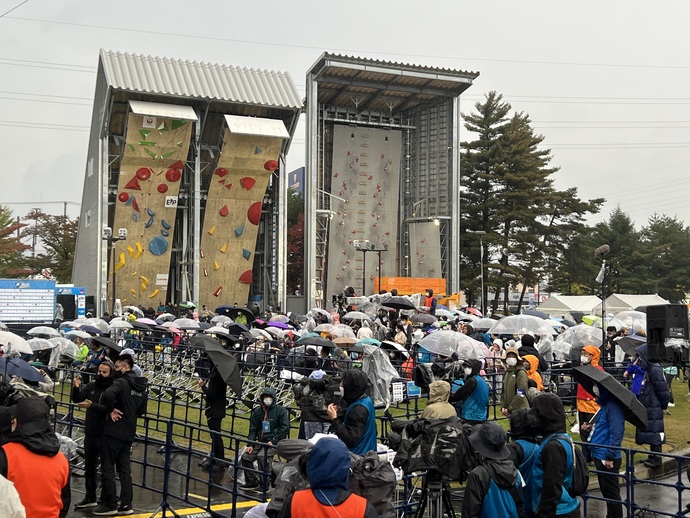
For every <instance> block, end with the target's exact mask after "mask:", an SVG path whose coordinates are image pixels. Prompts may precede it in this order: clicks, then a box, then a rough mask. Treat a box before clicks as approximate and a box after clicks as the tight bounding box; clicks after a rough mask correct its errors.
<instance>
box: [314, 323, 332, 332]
mask: <svg viewBox="0 0 690 518" xmlns="http://www.w3.org/2000/svg"><path fill="white" fill-rule="evenodd" d="M334 325H335V324H319V325H318V326H316V327H315V328H314V332H315V333H330V332H331V329H333V326H334Z"/></svg>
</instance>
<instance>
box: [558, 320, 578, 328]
mask: <svg viewBox="0 0 690 518" xmlns="http://www.w3.org/2000/svg"><path fill="white" fill-rule="evenodd" d="M561 324H563V325H564V326H568V327H575V326H576V325H577V324H576V323H575V322H573V321H572V320H568V319H567V318H564V319H563V320H561Z"/></svg>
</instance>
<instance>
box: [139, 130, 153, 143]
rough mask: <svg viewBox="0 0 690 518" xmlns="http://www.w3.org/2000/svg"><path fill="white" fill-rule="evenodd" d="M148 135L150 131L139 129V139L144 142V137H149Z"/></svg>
mask: <svg viewBox="0 0 690 518" xmlns="http://www.w3.org/2000/svg"><path fill="white" fill-rule="evenodd" d="M149 133H151V130H150V129H140V130H139V135H141V138H143V139H144V140H146V137H148V136H149Z"/></svg>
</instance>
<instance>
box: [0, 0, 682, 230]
mask: <svg viewBox="0 0 690 518" xmlns="http://www.w3.org/2000/svg"><path fill="white" fill-rule="evenodd" d="M21 3H22V0H0V14H2V13H5V12H6V11H9V10H10V9H12V8H13V7H15V6H17V5H19V4H21ZM420 10H421V12H420ZM688 19H690V3H688V2H687V1H666V2H663V3H653V2H644V3H643V2H641V1H638V0H629V1H621V0H618V1H607V2H601V1H596V2H594V1H581V2H577V3H566V2H553V1H519V2H516V1H514V0H513V1H505V0H504V1H491V2H484V1H472V2H469V1H446V2H412V1H409V0H398V1H395V2H388V1H371V0H369V1H359V0H353V1H349V2H316V1H313V2H305V1H293V2H285V1H281V2H277V1H269V2H258V1H254V2H249V1H247V2H241V3H240V2H234V1H226V2H220V1H215V2H209V1H204V0H200V1H196V2H189V1H179V0H168V1H166V2H158V1H149V2H144V1H139V2H134V1H129V0H120V1H118V2H99V1H93V0H64V1H55V0H28V2H26V3H23V4H22V5H19V7H18V8H16V9H15V10H13V11H12V12H11V13H9V14H7V15H5V16H4V17H2V18H0V146H1V149H2V156H3V159H4V160H3V161H4V167H3V169H2V172H1V173H0V177H1V178H2V180H3V181H2V188H1V189H0V204H3V205H9V206H10V207H11V208H12V209H13V211H14V214H15V215H19V216H23V215H25V214H26V213H27V212H28V211H29V210H30V208H31V207H33V206H37V207H41V208H43V209H44V210H46V211H47V212H51V213H58V214H59V213H62V209H63V205H62V202H64V201H67V202H70V204H69V205H68V213H69V214H70V216H72V217H75V216H77V215H78V214H79V207H78V203H79V202H80V201H81V193H82V182H83V177H84V170H85V162H86V150H87V143H88V136H89V135H88V127H89V124H90V117H91V102H92V98H93V93H94V86H95V77H96V65H97V63H98V50H99V49H100V48H105V49H108V50H113V51H121V52H130V53H137V54H145V55H154V56H164V57H169V58H178V59H189V60H197V61H207V62H217V63H223V64H227V65H235V66H241V67H252V68H261V69H273V70H282V71H288V72H289V73H290V74H291V75H292V78H293V80H294V82H295V84H296V85H297V88H298V90H299V91H300V93H301V94H302V95H303V94H304V89H305V74H306V72H307V70H308V69H309V68H310V67H311V65H312V64H313V63H314V62H315V61H316V60H317V58H318V57H319V56H320V54H321V53H322V52H323V51H325V50H327V51H331V52H337V53H344V54H349V55H356V56H363V57H371V58H378V59H384V60H392V61H403V62H407V63H414V64H420V65H431V66H441V67H448V68H457V69H462V70H472V71H479V72H480V73H481V75H480V77H479V78H478V79H477V81H476V82H475V84H474V86H473V87H471V88H470V89H469V90H468V91H467V93H466V94H465V95H463V97H462V99H463V102H462V108H463V111H464V112H468V111H470V110H471V109H472V106H473V104H474V103H475V102H476V101H477V100H480V99H481V98H482V96H483V94H484V93H486V92H488V91H490V90H497V91H499V92H501V93H503V94H504V96H505V98H506V100H508V101H509V102H510V103H511V104H512V105H513V108H514V109H516V110H519V111H525V112H527V113H528V114H529V115H530V116H531V118H532V120H533V121H534V126H535V128H536V130H537V131H538V132H540V133H543V134H544V135H545V136H546V140H545V145H546V146H547V147H550V148H551V149H552V150H553V157H554V159H553V162H552V163H553V165H557V166H560V167H561V171H560V172H559V173H557V175H556V186H557V187H558V188H561V189H562V188H566V187H571V186H576V187H578V189H579V193H580V196H581V197H583V198H586V199H588V198H593V197H597V196H603V197H605V198H606V199H607V203H606V205H605V206H604V207H603V210H602V213H601V215H599V216H597V217H596V218H594V219H593V220H592V221H593V222H594V221H600V220H602V219H606V218H608V215H609V213H610V211H611V210H612V209H614V208H615V207H616V205H618V204H620V206H621V208H622V209H623V210H624V211H626V212H627V213H628V214H629V215H630V216H631V217H632V218H633V220H634V221H635V223H636V225H637V226H638V228H639V227H640V226H642V225H644V224H645V223H646V221H647V219H648V217H649V216H650V215H651V214H653V213H654V212H659V213H665V214H668V215H671V216H674V215H675V216H678V217H679V218H680V219H682V220H684V221H685V222H686V223H690V203H686V201H685V200H686V197H687V196H688V193H689V192H690V178H688V175H687V174H685V173H686V171H687V170H688V168H689V166H690V138H688V129H689V128H690V93H688V92H687V86H688V85H689V84H690V52H688V49H689V48H690V44H689V43H690V42H689V41H688V40H689V37H688V34H689V32H690V31H688V28H687V21H688ZM303 132H304V126H303V125H302V126H301V127H300V128H298V131H297V134H296V136H295V141H294V143H293V145H292V148H291V152H290V155H289V156H288V167H289V169H290V170H292V169H294V168H297V167H299V166H301V165H303V164H304V134H303ZM462 137H463V139H466V138H469V137H470V135H469V134H468V133H467V132H464V133H463V135H462ZM47 202H58V203H56V204H48V203H47Z"/></svg>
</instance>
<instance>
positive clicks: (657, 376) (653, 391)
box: [623, 344, 671, 468]
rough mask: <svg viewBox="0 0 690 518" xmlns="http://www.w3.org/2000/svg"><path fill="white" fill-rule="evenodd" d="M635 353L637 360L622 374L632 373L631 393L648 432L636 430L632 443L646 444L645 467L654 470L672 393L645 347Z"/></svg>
mask: <svg viewBox="0 0 690 518" xmlns="http://www.w3.org/2000/svg"><path fill="white" fill-rule="evenodd" d="M635 352H636V353H637V354H636V356H637V358H636V359H635V361H634V362H633V363H632V364H631V365H630V366H629V367H628V369H627V370H626V371H625V372H624V373H623V376H624V377H626V378H627V377H628V376H629V375H630V374H631V373H634V378H633V383H632V387H631V390H632V393H633V394H635V395H636V396H637V399H639V401H640V403H642V404H643V405H644V406H645V408H646V409H647V430H641V429H640V428H638V429H637V430H636V431H635V443H636V444H649V449H650V450H651V451H652V453H651V454H650V455H649V457H648V458H647V460H645V461H644V464H645V466H647V467H648V468H656V467H659V466H661V457H659V456H658V455H655V453H660V452H661V445H662V444H664V443H665V442H666V434H665V433H664V410H666V408H668V403H669V401H670V400H671V394H670V392H669V389H668V384H667V383H666V378H665V377H664V371H663V369H662V368H661V365H659V364H658V363H656V362H652V361H650V360H649V358H648V357H647V345H646V344H645V345H641V346H640V347H638V348H637V349H635Z"/></svg>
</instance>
